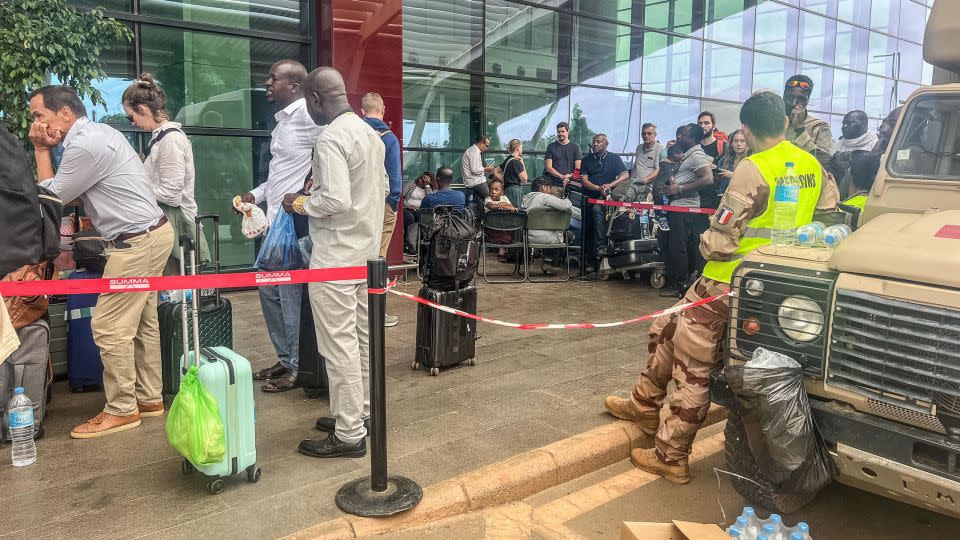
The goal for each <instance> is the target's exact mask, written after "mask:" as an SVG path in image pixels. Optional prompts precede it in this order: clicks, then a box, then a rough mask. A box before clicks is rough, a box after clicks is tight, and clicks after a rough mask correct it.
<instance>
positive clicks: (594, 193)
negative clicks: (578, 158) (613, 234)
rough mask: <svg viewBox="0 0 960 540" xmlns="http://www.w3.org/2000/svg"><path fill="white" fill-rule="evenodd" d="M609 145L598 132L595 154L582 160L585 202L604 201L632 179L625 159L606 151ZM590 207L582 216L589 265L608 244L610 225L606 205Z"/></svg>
mask: <svg viewBox="0 0 960 540" xmlns="http://www.w3.org/2000/svg"><path fill="white" fill-rule="evenodd" d="M607 146H609V141H608V140H607V136H606V135H604V134H603V133H597V134H596V135H594V137H593V148H592V150H593V151H592V152H590V153H589V154H587V155H586V157H584V158H583V169H582V171H581V173H582V176H581V178H580V180H581V182H582V183H583V189H584V199H586V198H595V199H605V198H606V197H607V195H609V194H610V192H611V191H613V189H614V188H616V187H617V186H618V185H620V184H622V183H623V182H626V181H627V179H628V178H629V177H630V171H628V170H627V166H626V165H624V163H623V159H622V158H621V157H620V156H618V155H617V154H611V153H609V152H607ZM588 206H589V208H587V209H586V210H588V211H586V212H583V214H582V215H583V217H584V218H585V219H584V222H585V223H584V225H583V230H582V231H583V233H585V234H587V236H585V237H584V239H585V240H586V241H585V242H584V246H585V247H586V251H587V253H586V260H587V261H588V262H590V261H593V260H596V259H597V253H598V251H599V249H600V247H601V246H604V245H605V244H606V242H607V222H606V219H604V213H605V209H606V207H605V206H602V205H599V204H591V205H588Z"/></svg>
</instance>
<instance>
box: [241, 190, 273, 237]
mask: <svg viewBox="0 0 960 540" xmlns="http://www.w3.org/2000/svg"><path fill="white" fill-rule="evenodd" d="M233 207H234V208H236V209H237V211H238V212H240V213H241V214H243V222H242V223H241V225H240V232H242V233H243V235H244V236H246V237H247V238H256V237H258V236H260V235H261V234H263V233H264V231H266V230H267V229H268V228H269V227H270V224H269V223H267V216H265V215H264V214H263V210H261V209H260V207H259V206H257V205H255V204H250V203H245V202H243V201H242V200H241V199H240V197H239V196H237V197H234V198H233Z"/></svg>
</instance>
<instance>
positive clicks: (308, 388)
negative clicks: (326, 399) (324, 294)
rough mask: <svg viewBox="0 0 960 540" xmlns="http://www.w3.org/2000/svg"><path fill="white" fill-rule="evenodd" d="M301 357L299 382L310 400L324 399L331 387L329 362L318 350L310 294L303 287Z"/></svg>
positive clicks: (301, 301) (301, 300)
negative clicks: (328, 369) (328, 373)
mask: <svg viewBox="0 0 960 540" xmlns="http://www.w3.org/2000/svg"><path fill="white" fill-rule="evenodd" d="M300 298H301V299H300V356H299V364H298V368H297V369H298V371H297V382H298V383H299V384H300V387H301V388H303V391H304V393H306V394H307V397H308V398H310V399H315V398H319V397H322V396H323V395H324V394H326V393H327V392H328V390H329V387H330V382H329V380H328V379H327V362H326V359H324V358H323V355H322V354H320V351H319V350H317V330H316V328H315V327H314V323H313V309H312V308H311V307H310V293H309V290H308V288H307V285H306V284H304V285H303V294H302V295H301V297H300Z"/></svg>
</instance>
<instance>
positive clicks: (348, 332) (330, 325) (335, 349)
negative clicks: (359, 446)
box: [309, 282, 370, 443]
mask: <svg viewBox="0 0 960 540" xmlns="http://www.w3.org/2000/svg"><path fill="white" fill-rule="evenodd" d="M309 290H310V305H311V307H312V308H313V317H314V320H315V321H316V325H315V326H316V330H317V348H318V349H319V350H320V353H321V354H323V356H324V358H326V361H327V378H328V379H329V380H330V413H331V415H332V416H333V418H334V420H335V421H336V431H335V433H336V435H337V438H338V439H340V440H341V441H344V442H348V443H355V442H358V441H361V440H363V437H364V435H365V434H366V430H365V429H364V428H363V419H364V418H368V417H369V416H370V356H369V355H370V352H369V351H370V335H369V329H368V328H367V284H366V283H365V282H361V283H354V284H349V283H346V284H344V283H337V282H324V283H311V284H310V285H309Z"/></svg>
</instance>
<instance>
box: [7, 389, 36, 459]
mask: <svg viewBox="0 0 960 540" xmlns="http://www.w3.org/2000/svg"><path fill="white" fill-rule="evenodd" d="M7 411H8V412H7V414H8V415H9V418H10V440H11V441H12V442H13V448H12V449H11V452H10V454H11V458H12V459H13V466H14V467H25V466H27V465H30V464H31V463H33V462H35V461H37V444H36V442H35V441H34V440H33V402H31V401H30V398H28V397H27V395H26V394H24V393H23V387H22V386H18V387H16V388H15V389H14V390H13V398H12V399H10V406H9V407H7Z"/></svg>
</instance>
